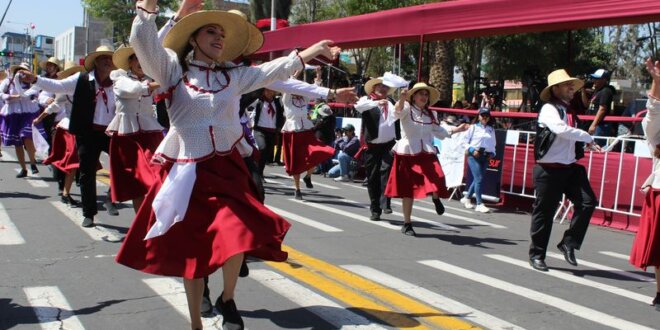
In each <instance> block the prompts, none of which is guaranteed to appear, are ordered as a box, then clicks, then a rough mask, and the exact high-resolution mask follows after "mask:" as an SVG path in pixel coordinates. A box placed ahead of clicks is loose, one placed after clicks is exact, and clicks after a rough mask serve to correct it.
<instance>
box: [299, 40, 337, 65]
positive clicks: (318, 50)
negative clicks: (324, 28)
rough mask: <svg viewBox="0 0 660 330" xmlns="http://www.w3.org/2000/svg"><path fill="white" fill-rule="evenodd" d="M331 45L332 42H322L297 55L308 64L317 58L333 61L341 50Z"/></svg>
mask: <svg viewBox="0 0 660 330" xmlns="http://www.w3.org/2000/svg"><path fill="white" fill-rule="evenodd" d="M333 44H334V42H333V41H332V40H322V41H319V42H317V43H315V44H313V45H311V46H310V47H309V48H307V49H305V50H303V51H301V52H300V53H299V54H298V55H300V57H301V58H302V59H303V61H304V62H309V61H311V60H312V59H314V58H315V57H317V56H323V57H325V58H327V59H330V60H333V61H334V60H335V59H336V58H337V57H338V56H339V53H340V52H341V48H339V47H335V46H332V45H333Z"/></svg>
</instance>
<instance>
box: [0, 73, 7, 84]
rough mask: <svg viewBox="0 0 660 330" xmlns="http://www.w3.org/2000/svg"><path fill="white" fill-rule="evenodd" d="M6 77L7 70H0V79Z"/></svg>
mask: <svg viewBox="0 0 660 330" xmlns="http://www.w3.org/2000/svg"><path fill="white" fill-rule="evenodd" d="M6 78H7V71H6V70H0V81H2V80H5V79H6Z"/></svg>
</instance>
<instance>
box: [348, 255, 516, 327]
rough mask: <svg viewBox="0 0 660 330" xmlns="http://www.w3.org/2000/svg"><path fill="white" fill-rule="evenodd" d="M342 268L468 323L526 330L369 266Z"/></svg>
mask: <svg viewBox="0 0 660 330" xmlns="http://www.w3.org/2000/svg"><path fill="white" fill-rule="evenodd" d="M341 267H342V268H344V269H347V270H349V271H351V272H353V273H356V274H358V275H360V276H362V277H364V278H367V279H369V280H371V281H374V282H376V283H379V284H382V285H384V286H386V287H389V288H390V289H394V290H397V291H400V292H403V293H405V294H407V295H409V296H411V297H413V298H415V299H417V300H419V301H422V302H424V303H426V304H429V305H430V306H433V307H435V308H439V309H441V310H443V311H447V312H448V313H451V314H454V315H465V316H463V318H466V319H467V321H470V322H472V323H477V324H480V325H482V326H484V327H485V328H488V329H507V330H514V329H518V330H521V329H524V328H521V327H519V326H517V325H515V324H512V323H509V322H507V321H504V320H502V319H499V318H497V317H495V316H492V315H490V314H486V313H484V312H481V311H479V310H476V309H474V308H472V307H470V306H467V305H465V304H463V303H461V302H459V301H456V300H453V299H451V298H448V297H445V296H443V295H440V294H437V293H435V292H432V291H429V290H427V289H425V288H422V287H420V286H418V285H415V284H412V283H410V282H406V281H404V280H401V279H399V278H396V277H394V276H391V275H389V274H386V273H383V272H381V271H379V270H376V269H374V268H371V267H368V266H361V265H344V266H341Z"/></svg>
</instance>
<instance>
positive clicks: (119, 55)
mask: <svg viewBox="0 0 660 330" xmlns="http://www.w3.org/2000/svg"><path fill="white" fill-rule="evenodd" d="M133 54H135V50H134V49H133V47H131V46H121V47H119V48H118V49H117V50H116V51H115V53H114V54H113V55H112V63H114V64H115V66H116V67H117V68H118V69H124V70H126V71H128V70H129V65H128V58H129V57H131V55H133Z"/></svg>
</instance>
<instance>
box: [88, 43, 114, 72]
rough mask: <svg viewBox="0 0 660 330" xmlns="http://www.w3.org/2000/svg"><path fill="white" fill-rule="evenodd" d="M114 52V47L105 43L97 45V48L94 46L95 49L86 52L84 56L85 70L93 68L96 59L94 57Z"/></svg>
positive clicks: (109, 54)
mask: <svg viewBox="0 0 660 330" xmlns="http://www.w3.org/2000/svg"><path fill="white" fill-rule="evenodd" d="M114 53H115V51H114V49H112V48H110V47H108V46H105V45H104V46H99V47H98V48H96V51H93V52H91V53H89V54H87V56H86V57H85V70H87V71H92V69H94V61H96V59H97V58H98V57H99V56H103V55H108V56H112V54H114Z"/></svg>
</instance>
